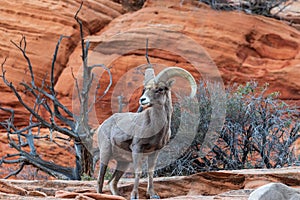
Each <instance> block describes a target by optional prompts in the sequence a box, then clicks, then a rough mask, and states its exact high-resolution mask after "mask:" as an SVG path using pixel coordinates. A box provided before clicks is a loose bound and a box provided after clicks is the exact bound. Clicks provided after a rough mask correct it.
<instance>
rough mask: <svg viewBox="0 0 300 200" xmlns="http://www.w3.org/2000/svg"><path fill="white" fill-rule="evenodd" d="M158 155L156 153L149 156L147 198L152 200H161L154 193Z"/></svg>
mask: <svg viewBox="0 0 300 200" xmlns="http://www.w3.org/2000/svg"><path fill="white" fill-rule="evenodd" d="M157 157H158V153H157V152H155V153H153V154H151V155H149V156H148V187H147V196H148V197H149V198H150V199H159V196H158V195H157V194H156V193H155V191H154V186H153V173H154V169H155V165H156V161H157Z"/></svg>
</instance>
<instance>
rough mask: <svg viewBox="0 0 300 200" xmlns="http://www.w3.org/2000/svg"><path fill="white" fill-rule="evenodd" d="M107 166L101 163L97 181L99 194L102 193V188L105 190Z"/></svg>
mask: <svg viewBox="0 0 300 200" xmlns="http://www.w3.org/2000/svg"><path fill="white" fill-rule="evenodd" d="M106 168H107V164H103V163H100V171H99V175H98V179H97V184H98V187H97V192H98V193H102V188H103V182H104V175H105V172H106Z"/></svg>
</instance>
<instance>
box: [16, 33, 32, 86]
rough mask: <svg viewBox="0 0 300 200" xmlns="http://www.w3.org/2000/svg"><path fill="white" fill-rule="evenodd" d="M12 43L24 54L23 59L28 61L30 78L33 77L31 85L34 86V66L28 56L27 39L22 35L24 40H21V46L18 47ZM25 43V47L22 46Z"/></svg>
mask: <svg viewBox="0 0 300 200" xmlns="http://www.w3.org/2000/svg"><path fill="white" fill-rule="evenodd" d="M11 43H13V45H15V47H17V48H18V49H19V50H20V51H21V52H22V54H23V57H24V58H25V59H26V61H27V65H28V69H29V71H30V76H31V85H32V86H34V85H35V83H34V74H33V70H32V65H31V61H30V59H29V58H28V56H27V54H26V46H27V42H26V37H25V36H24V35H22V39H21V40H20V44H19V45H17V44H16V43H15V42H14V41H12V40H11ZM23 43H24V46H23V45H22V44H23ZM22 46H23V47H22Z"/></svg>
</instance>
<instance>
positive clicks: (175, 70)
mask: <svg viewBox="0 0 300 200" xmlns="http://www.w3.org/2000/svg"><path fill="white" fill-rule="evenodd" d="M176 76H177V77H178V76H179V77H182V78H185V79H186V80H187V81H188V82H189V83H190V85H191V94H190V97H191V98H193V97H194V96H195V95H196V92H197V83H196V81H195V79H194V77H193V76H192V75H191V74H190V73H189V72H188V71H187V70H185V69H182V68H180V67H168V68H165V69H164V70H162V71H161V72H160V73H159V74H158V75H157V76H156V77H155V82H159V81H164V82H166V81H168V80H169V79H171V78H173V77H176Z"/></svg>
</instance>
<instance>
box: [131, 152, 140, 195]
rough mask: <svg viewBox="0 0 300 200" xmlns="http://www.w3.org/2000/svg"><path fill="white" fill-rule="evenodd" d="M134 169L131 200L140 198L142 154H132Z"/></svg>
mask: <svg viewBox="0 0 300 200" xmlns="http://www.w3.org/2000/svg"><path fill="white" fill-rule="evenodd" d="M132 159H133V167H134V176H135V177H134V178H135V179H134V186H133V190H132V192H131V198H130V199H131V200H133V199H138V198H139V190H138V187H139V181H140V177H141V174H142V154H140V153H132Z"/></svg>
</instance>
